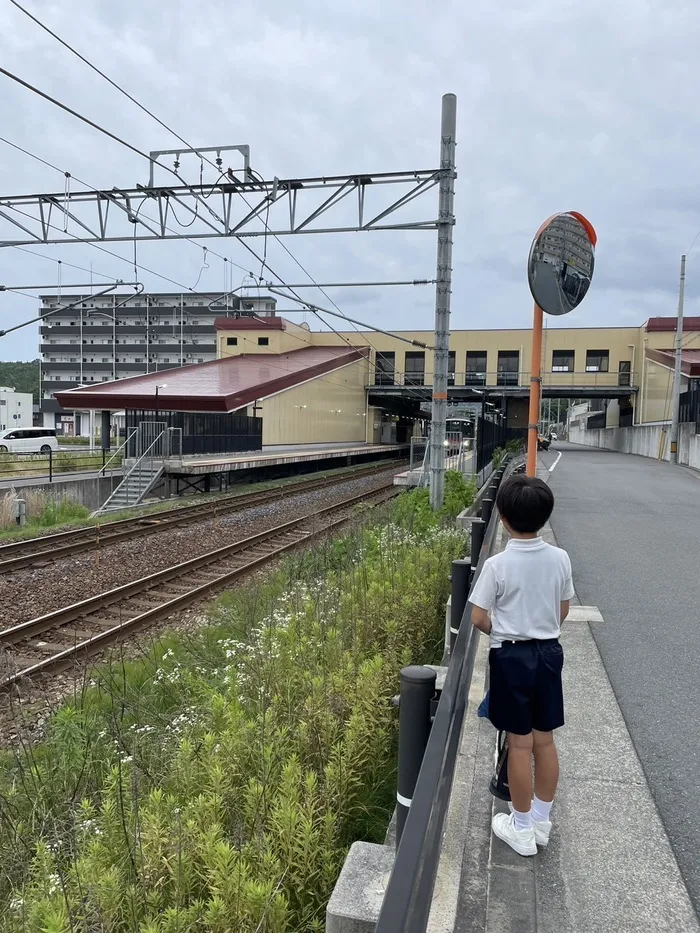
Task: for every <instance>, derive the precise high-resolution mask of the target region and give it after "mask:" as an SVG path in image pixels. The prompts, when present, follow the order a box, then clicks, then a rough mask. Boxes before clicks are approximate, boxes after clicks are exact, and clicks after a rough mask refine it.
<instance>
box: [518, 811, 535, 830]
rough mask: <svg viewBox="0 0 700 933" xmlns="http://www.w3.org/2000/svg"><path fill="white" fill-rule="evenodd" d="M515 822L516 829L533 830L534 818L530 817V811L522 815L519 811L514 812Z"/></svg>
mask: <svg viewBox="0 0 700 933" xmlns="http://www.w3.org/2000/svg"><path fill="white" fill-rule="evenodd" d="M513 822H514V823H515V828H516V829H518V830H522V829H532V816H531V815H530V811H528V812H527V813H520V811H519V810H513Z"/></svg>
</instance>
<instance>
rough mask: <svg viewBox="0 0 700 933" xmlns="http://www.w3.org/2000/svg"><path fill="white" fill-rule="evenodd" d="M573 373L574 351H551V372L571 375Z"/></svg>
mask: <svg viewBox="0 0 700 933" xmlns="http://www.w3.org/2000/svg"><path fill="white" fill-rule="evenodd" d="M573 371H574V351H573V350H553V351H552V372H553V373H572V372H573Z"/></svg>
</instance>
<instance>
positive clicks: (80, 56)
mask: <svg viewBox="0 0 700 933" xmlns="http://www.w3.org/2000/svg"><path fill="white" fill-rule="evenodd" d="M11 2H12V3H13V5H14V6H15V7H16V8H17V9H18V10H20V11H21V12H22V13H24V14H25V16H27V17H29V19H31V20H32V21H33V22H34V23H35V24H36V25H37V26H39V27H40V28H41V29H42V30H44V32H46V33H48V35H50V36H51V37H52V38H53V39H55V40H56V41H57V42H59V43H60V44H61V45H62V46H63V47H64V48H66V49H67V50H68V51H69V52H71V54H73V55H75V56H76V57H77V58H78V59H80V61H82V62H83V63H84V64H85V65H87V66H88V68H90V69H91V70H92V71H94V72H95V73H96V74H98V75H99V76H100V77H101V78H103V79H104V80H105V81H107V83H108V84H109V85H110V86H111V87H113V88H114V89H115V90H117V91H118V92H119V93H120V94H122V95H123V96H124V97H126V98H127V99H128V100H130V101H131V102H132V103H133V104H134V105H135V106H136V107H138V108H139V109H140V110H142V111H143V112H144V113H146V114H147V115H148V116H149V117H151V119H153V120H155V121H156V123H158V124H159V125H160V126H162V127H163V128H164V129H166V130H167V131H168V132H169V133H171V134H172V135H173V136H174V137H175V138H176V139H178V140H179V141H180V142H181V143H183V145H185V146H186V147H187V148H188V149H190V150H191V151H192V152H194V153H195V154H196V155H197V156H199V159H200V183H201V181H202V171H201V167H202V166H203V163H204V161H206V162H207V163H208V164H209V165H211V166H212V167H213V168H215V169H216V170H217V171H218V172H219V173H220V174H219V178H218V179H217V182H216V183H215V185H214V186H213V187H212V191H213V190H214V188H215V187H216V184H218V182H219V181H220V179H221V177H222V174H223V173H221V166H220V165H219V164H215V163H214V162H212V160H211V159H209V158H208V157H207V156H206V154H203V153H202V152H200V151H199V150H198V149H197V148H196V147H194V146H192V144H191V143H190V142H189V141H188V140H187V139H185V137H183V136H181V135H180V134H179V133H178V132H177V131H176V130H174V129H173V127H172V126H170V125H169V124H167V123H166V122H165V121H163V120H161V119H160V117H158V116H157V115H156V114H155V113H153V111H152V110H149V108H148V107H146V106H144V104H142V103H141V102H140V101H139V100H137V99H136V98H135V97H134V96H133V94H130V93H129V92H128V91H126V90H125V89H124V88H123V87H122V86H121V85H120V84H119V83H118V82H116V81H114V80H113V79H112V78H110V77H109V75H107V74H106V73H105V72H104V71H102V70H101V69H100V68H98V67H97V65H95V64H94V63H93V62H91V61H90V60H89V59H88V58H87V57H86V56H85V55H83V54H82V53H80V52H79V51H78V50H77V49H75V48H74V47H73V46H72V45H71V44H70V43H69V42H67V41H66V40H65V39H63V38H62V37H61V36H59V35H58V34H57V33H56V32H55V31H54V30H52V29H51V28H50V27H49V26H47V25H46V24H45V23H44V22H42V20H40V19H39V18H38V17H36V16H34V15H33V14H32V13H31V12H29V10H27V9H26V8H25V7H24V6H22V4H21V3H19V2H18V0H11ZM8 76H10V77H13V78H15V76H12V75H10V74H8ZM20 81H21V79H20ZM21 83H23V84H24V85H25V86H28V85H27V83H26V82H21ZM32 90H35V91H36V92H37V93H42V96H46V95H43V92H39V91H38V89H34V88H32ZM54 103H56V104H57V105H58V106H63V108H64V109H68V110H69V112H72V113H73V115H74V116H77V117H78V118H80V119H86V118H83V117H82V116H81V115H80V114H77V113H76V112H73V111H70V108H66V107H65V105H61V103H60V102H58V101H54ZM90 122H91V121H90ZM91 125H93V126H94V127H95V128H96V129H99V130H101V131H103V132H108V131H105V130H104V128H102V127H99V125H97V124H94V123H92V122H91ZM109 135H110V136H111V137H112V138H115V139H116V141H118V142H121V143H122V144H124V145H127V146H128V147H129V148H131V149H132V150H133V151H136V152H138V153H139V154H140V155H142V156H145V157H146V158H148V159H149V162H150V161H151V160H150V156H146V154H145V153H142V152H140V150H137V149H136V148H135V147H133V146H131V144H129V143H125V141H124V140H121V139H119V138H117V137H115V136H114V134H109ZM168 170H169V171H172V170H170V169H168ZM248 171H249V174H250V175H251V176H252V177H255V176H257V178H258V180H259V181H260V182H261V184H262V185H265V180H264V179H263V178H262V176H261V175H260V174H259V173H258V172H255V171H253V170H252V169H250V168H249V169H248ZM173 174H175V175H176V177H178V178H180V176H179V175H177V172H174V171H173ZM180 180H181V181H182V179H181V178H180ZM185 184H186V182H185ZM190 190H191V191H192V193H193V194H194V190H193V189H192V188H190ZM264 190H266V194H267V198H268V200H267V205H266V215H267V216H266V218H265V219H263V218H262V217H261V216H260V215H257V216H258V220H260V221H261V222H262V224H263V226H264V230H265V237H264V246H263V255H262V257H260V256H258V255H257V253H256V251H255V250H253V249H252V248H251V247H249V246H248V244H246V243H243V245H244V246H245V247H246V248H247V249H248V250H249V252H250V253H251V254H252V255H253V256H254V257H255V258H256V259H257V260H258V261H259V262H260V275H259V279H262V277H263V272H264V270H265V268H266V267H267V268H269V269H270V271H271V272H273V270H272V268H271V267H270V266H268V265H267V239H268V234H270V233H271V231H270V227H269V214H270V206H271V203H272V202H271V200H270V194H269V192H268V191H267V189H264ZM210 193H211V192H210ZM238 194H239V196H240V197H241V198H242V200H243V201H244V203H245V204H247V206H248V207H249V208H250V209H251V210H252V209H253V208H252V205H251V204H250V202H249V201H248V199H247V198H246V197H245V195H244V194H243V192H240V191H239V192H238ZM212 213H213V212H212ZM214 216H216V215H214ZM194 219H195V218H194V217H193V220H192V221H191V222H190V223H193V222H194ZM219 219H220V218H219ZM176 220H177V217H176ZM178 223H179V221H178ZM181 225H182V224H181ZM272 236H273V237H274V238H275V240H276V241H277V242H278V243H279V244H280V246H282V248H283V249H284V251H285V252H286V253H287V255H288V256H289V257H290V258H291V259H292V260H293V262H294V263H295V264H296V265H297V266H298V267H299V268H300V269H301V270H302V272H303V273H304V275H306V276H307V278H308V279H309V280H310V281H311V282H312V283H313V286H314V287H315V288H318V289H319V291H320V292H321V294H323V295H324V297H325V298H326V299H327V300H328V301H329V302H330V303H331V304H332V305H333V306H334V307H335V308H336V310H337V311H340V307H339V306H338V304H337V303H336V302H335V301H334V299H333V298H332V297H331V296H330V295H329V294H328V293H327V292H326V291H325V290H324V289H323V287H322V286H320V285H319V284H318V283H317V282H316V280H315V279H314V277H313V276H312V275H311V273H310V272H309V271H308V269H306V267H305V266H304V265H303V263H302V262H301V261H300V260H299V259H298V258H297V257H296V256H295V255H294V253H293V252H292V251H291V250H290V249H289V247H288V246H287V245H286V243H284V242H283V241H282V240H281V239H280V237H279V236H278V235H277V234H275V233H272ZM241 242H242V241H241ZM276 277H277V278H279V279H280V281H283V279H282V277H281V276H276ZM314 313H315V314H316V316H317V317H318V318H319V320H321V321H322V323H324V324H325V325H326V326H327V327H329V329H331V330H333V328H332V327H331V326H330V325H329V324H328V322H327V321H324V319H323V318H322V317H320V315H319V314H318V312H317V311H316V312H314ZM368 343H370V342H369V340H368ZM370 346H371V343H370ZM373 349H374V350H375V352H376V348H374V347H373Z"/></svg>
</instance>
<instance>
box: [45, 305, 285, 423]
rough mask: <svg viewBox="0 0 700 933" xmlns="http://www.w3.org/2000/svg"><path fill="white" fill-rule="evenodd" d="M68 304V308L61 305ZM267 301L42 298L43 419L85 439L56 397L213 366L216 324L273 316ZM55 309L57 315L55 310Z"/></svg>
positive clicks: (81, 420)
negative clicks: (243, 316) (243, 315)
mask: <svg viewBox="0 0 700 933" xmlns="http://www.w3.org/2000/svg"><path fill="white" fill-rule="evenodd" d="M68 305H71V306H73V307H70V308H68V309H66V306H68ZM275 305H276V302H275V299H274V298H272V297H270V296H269V295H263V294H260V295H257V294H256V295H255V296H254V297H247V296H243V297H239V296H235V295H233V296H232V295H227V296H224V295H220V294H216V293H211V294H195V293H186V294H179V293H168V294H161V293H158V294H142V295H137V296H134V297H131V298H130V297H129V296H128V294H127V293H124V292H122V293H118V292H115V293H114V294H113V295H107V296H102V297H98V298H95V297H94V296H92V295H62V296H61V298H60V301H59V299H58V298H57V296H56V295H50V296H49V295H45V296H43V297H42V298H41V308H40V312H39V313H40V314H41V316H42V318H43V319H44V320H42V322H41V327H40V339H41V345H40V353H41V368H42V375H41V384H42V399H41V418H42V424H43V426H44V427H52V428H53V427H56V428H58V429H59V430H62V431H63V432H64V433H65V434H86V433H88V431H89V429H88V419H87V418H82V417H81V415H80V413H79V412H72V411H65V410H63V409H62V408H61V407H60V405H59V404H58V401H57V400H56V398H55V397H54V395H55V393H56V392H61V391H65V390H66V389H72V388H75V387H76V386H79V385H84V386H90V385H94V384H95V383H101V382H112V381H115V380H118V379H125V378H127V377H129V376H137V375H142V374H147V373H153V372H166V371H167V370H169V369H173V368H175V367H179V366H187V365H189V364H192V363H206V362H208V361H209V360H214V359H216V331H215V328H214V321H215V319H216V318H217V317H221V316H222V315H223V316H227V315H235V314H236V313H238V312H241V311H248V312H251V311H252V312H254V313H255V314H256V315H258V316H260V317H263V318H264V317H268V316H272V315H274V313H275ZM59 308H60V309H61V310H59Z"/></svg>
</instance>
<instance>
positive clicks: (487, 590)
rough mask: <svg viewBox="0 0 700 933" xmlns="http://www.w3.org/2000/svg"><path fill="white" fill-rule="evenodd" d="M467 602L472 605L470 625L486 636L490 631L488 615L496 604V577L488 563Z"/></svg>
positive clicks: (487, 562)
mask: <svg viewBox="0 0 700 933" xmlns="http://www.w3.org/2000/svg"><path fill="white" fill-rule="evenodd" d="M469 602H470V603H471V604H472V625H473V626H474V627H475V628H478V629H479V631H480V632H484V633H485V634H486V635H488V634H489V632H490V631H491V619H490V618H489V613H490V612H491V610H492V609H493V606H494V604H495V602H496V577H495V574H494V571H493V567H492V566H491V564H490V563H489V561H486V563H485V564H484V569H483V570H482V571H481V574H480V575H479V579H478V580H477V581H476V584H475V586H474V589H473V590H472V592H471V593H470V594H469Z"/></svg>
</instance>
